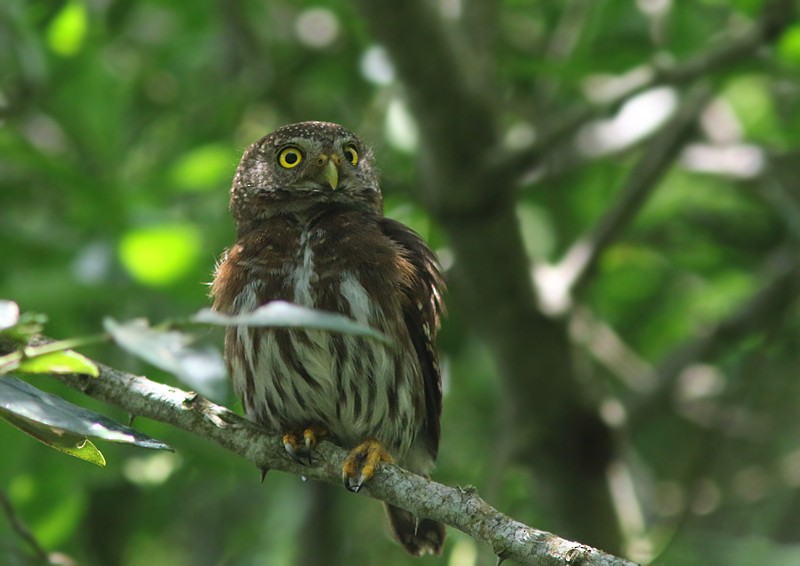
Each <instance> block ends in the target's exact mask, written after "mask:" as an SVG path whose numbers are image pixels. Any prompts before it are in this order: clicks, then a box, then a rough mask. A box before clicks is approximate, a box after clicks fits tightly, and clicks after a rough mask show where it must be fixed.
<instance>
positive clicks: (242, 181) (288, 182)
mask: <svg viewBox="0 0 800 566" xmlns="http://www.w3.org/2000/svg"><path fill="white" fill-rule="evenodd" d="M372 159H373V158H372V151H371V150H370V149H369V148H368V147H366V146H365V145H364V143H363V142H362V141H361V140H360V139H359V138H358V137H357V136H356V135H355V134H353V133H352V132H350V131H348V130H346V129H345V128H343V127H342V126H339V125H337V124H331V123H327V122H301V123H298V124H290V125H288V126H283V127H282V128H279V129H277V130H275V131H274V132H272V133H271V134H269V135H267V136H265V137H263V138H261V139H260V140H259V141H257V142H256V143H254V144H253V145H251V146H250V147H249V148H248V149H247V151H245V153H244V156H243V157H242V161H241V163H240V164H239V168H238V169H237V171H236V176H235V177H234V180H233V187H232V189H231V211H232V212H233V217H234V219H235V220H236V221H237V223H239V224H240V225H241V224H242V223H249V222H251V221H254V220H259V219H263V218H269V217H270V216H274V215H275V214H281V213H287V212H293V213H302V212H303V211H304V210H308V209H310V208H312V207H315V206H317V205H319V204H321V203H331V204H339V205H346V206H350V207H356V208H364V209H371V210H375V209H376V210H377V211H380V207H381V196H380V189H379V188H378V177H377V174H376V173H375V171H374V169H373V163H372Z"/></svg>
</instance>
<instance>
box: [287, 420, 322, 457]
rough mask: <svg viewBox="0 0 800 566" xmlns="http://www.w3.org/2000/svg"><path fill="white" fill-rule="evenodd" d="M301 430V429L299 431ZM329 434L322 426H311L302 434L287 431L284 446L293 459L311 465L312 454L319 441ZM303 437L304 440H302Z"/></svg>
mask: <svg viewBox="0 0 800 566" xmlns="http://www.w3.org/2000/svg"><path fill="white" fill-rule="evenodd" d="M298 432H299V431H298ZM327 434H328V431H326V430H325V429H324V428H322V427H318V426H309V427H308V428H306V429H303V431H302V434H296V433H294V432H287V433H286V434H284V435H283V447H284V448H285V449H286V452H288V453H289V456H291V457H292V459H293V460H295V461H296V462H299V463H300V464H305V465H308V466H310V465H311V454H312V453H313V452H314V447H315V446H316V445H317V442H318V441H319V440H320V439H321V438H323V437H325V436H326V435H327ZM300 438H302V441H301V440H300Z"/></svg>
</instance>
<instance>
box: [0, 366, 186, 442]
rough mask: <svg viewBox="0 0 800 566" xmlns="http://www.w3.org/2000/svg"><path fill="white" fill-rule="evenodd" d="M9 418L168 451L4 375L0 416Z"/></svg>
mask: <svg viewBox="0 0 800 566" xmlns="http://www.w3.org/2000/svg"><path fill="white" fill-rule="evenodd" d="M8 415H11V417H12V419H13V418H14V417H17V419H24V420H26V421H27V422H29V423H31V426H32V427H36V428H39V429H41V428H47V429H49V430H50V431H53V432H55V433H57V434H62V433H64V432H69V433H73V434H74V435H77V436H81V437H93V438H101V439H103V440H109V441H111V442H123V443H127V444H135V445H136V446H141V447H143V448H153V449H159V450H169V449H170V448H169V446H167V445H166V444H164V443H163V442H161V441H159V440H156V439H154V438H151V437H149V436H147V435H145V434H142V433H141V432H138V431H136V430H134V429H132V428H130V427H127V426H124V425H121V424H119V423H117V422H115V421H113V420H112V419H110V418H108V417H106V416H103V415H101V414H99V413H95V412H93V411H89V410H88V409H84V408H83V407H79V406H77V405H73V404H72V403H69V402H67V401H65V400H64V399H62V398H61V397H58V396H57V395H52V394H50V393H46V392H44V391H41V390H39V389H37V388H35V387H33V386H32V385H30V384H29V383H27V382H25V381H22V380H19V379H16V378H14V377H10V376H3V377H0V416H3V417H4V418H6V417H7V416H8ZM26 432H28V431H26ZM37 438H38V437H37Z"/></svg>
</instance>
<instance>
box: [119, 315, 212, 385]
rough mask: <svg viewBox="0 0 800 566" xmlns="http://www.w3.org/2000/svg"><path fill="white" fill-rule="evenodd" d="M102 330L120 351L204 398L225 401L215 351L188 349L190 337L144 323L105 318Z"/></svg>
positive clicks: (209, 349) (210, 349)
mask: <svg viewBox="0 0 800 566" xmlns="http://www.w3.org/2000/svg"><path fill="white" fill-rule="evenodd" d="M103 326H104V327H105V329H106V331H107V332H108V333H109V334H111V337H112V338H113V339H114V342H116V343H117V345H118V346H120V347H121V348H124V349H125V350H127V351H128V352H130V353H132V354H134V355H136V356H138V357H140V358H142V359H143V360H145V361H147V362H149V363H151V364H153V365H154V366H156V367H157V368H159V369H163V370H164V371H168V372H170V373H172V374H174V375H176V376H177V377H178V378H180V379H181V381H183V382H185V383H187V384H189V385H190V386H191V387H192V388H194V389H195V390H197V391H198V392H200V393H201V394H203V395H205V396H207V397H210V398H212V399H223V398H224V397H225V394H226V392H227V388H226V381H225V375H226V374H225V364H224V363H223V361H222V356H220V354H219V352H218V351H217V350H214V349H212V348H206V349H203V350H198V349H192V348H189V343H190V342H191V337H190V336H188V335H186V334H184V333H182V332H178V331H177V330H160V329H154V328H151V327H150V326H149V324H148V323H147V321H146V320H144V319H136V320H130V321H128V322H123V323H120V322H117V321H115V320H114V319H111V318H106V319H105V320H104V321H103Z"/></svg>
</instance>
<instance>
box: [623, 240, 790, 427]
mask: <svg viewBox="0 0 800 566" xmlns="http://www.w3.org/2000/svg"><path fill="white" fill-rule="evenodd" d="M767 263H768V264H771V265H773V266H776V267H774V268H773V270H774V274H773V276H772V279H771V280H770V281H769V282H768V283H766V284H765V285H764V286H763V287H762V288H761V289H759V290H758V291H757V292H756V293H755V294H754V295H753V296H752V297H750V298H749V299H748V300H746V301H745V302H744V303H743V304H742V305H741V306H740V307H739V308H738V309H736V310H734V311H733V312H732V313H731V314H730V315H729V316H728V317H727V318H724V319H722V320H720V321H719V322H718V323H717V324H716V325H715V326H714V327H713V328H711V329H710V330H709V331H708V332H706V333H705V334H704V335H703V336H701V337H699V338H696V339H694V340H691V341H688V342H686V343H685V344H683V345H681V346H679V347H677V348H676V349H675V350H674V351H673V352H672V353H671V354H669V355H668V356H667V357H666V358H665V359H664V361H663V362H662V363H661V364H660V366H659V367H658V369H657V371H656V379H657V382H656V386H655V388H653V390H652V392H651V393H650V394H649V395H648V396H647V397H646V398H645V399H642V400H640V401H639V402H636V401H633V402H632V403H631V404H630V405H631V410H630V412H631V420H632V421H633V420H636V419H645V418H646V419H648V420H649V419H650V418H652V415H653V412H654V411H656V410H658V408H662V409H663V408H664V407H670V406H671V403H670V402H669V395H670V394H671V392H672V385H673V384H674V382H675V379H676V378H677V377H678V376H679V375H680V373H681V372H682V371H683V370H684V369H685V368H687V367H688V366H689V365H691V364H693V363H697V362H700V361H703V360H707V359H709V358H710V357H712V356H713V355H715V354H716V353H717V352H719V351H721V350H722V349H723V348H724V347H726V346H729V345H730V344H731V343H733V342H735V341H738V340H741V339H742V338H744V337H746V336H749V335H751V334H752V333H753V332H755V331H757V330H759V329H761V328H765V327H766V326H767V325H768V324H770V323H774V322H775V321H776V320H780V319H781V318H782V317H783V316H785V315H786V314H787V313H788V311H789V307H790V306H791V305H792V304H793V303H794V302H795V301H797V300H798V293H800V262H799V261H798V260H797V258H796V256H795V253H794V252H793V251H786V250H784V251H781V252H777V253H776V254H775V255H774V256H773V257H771V258H769V259H768V261H767Z"/></svg>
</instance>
